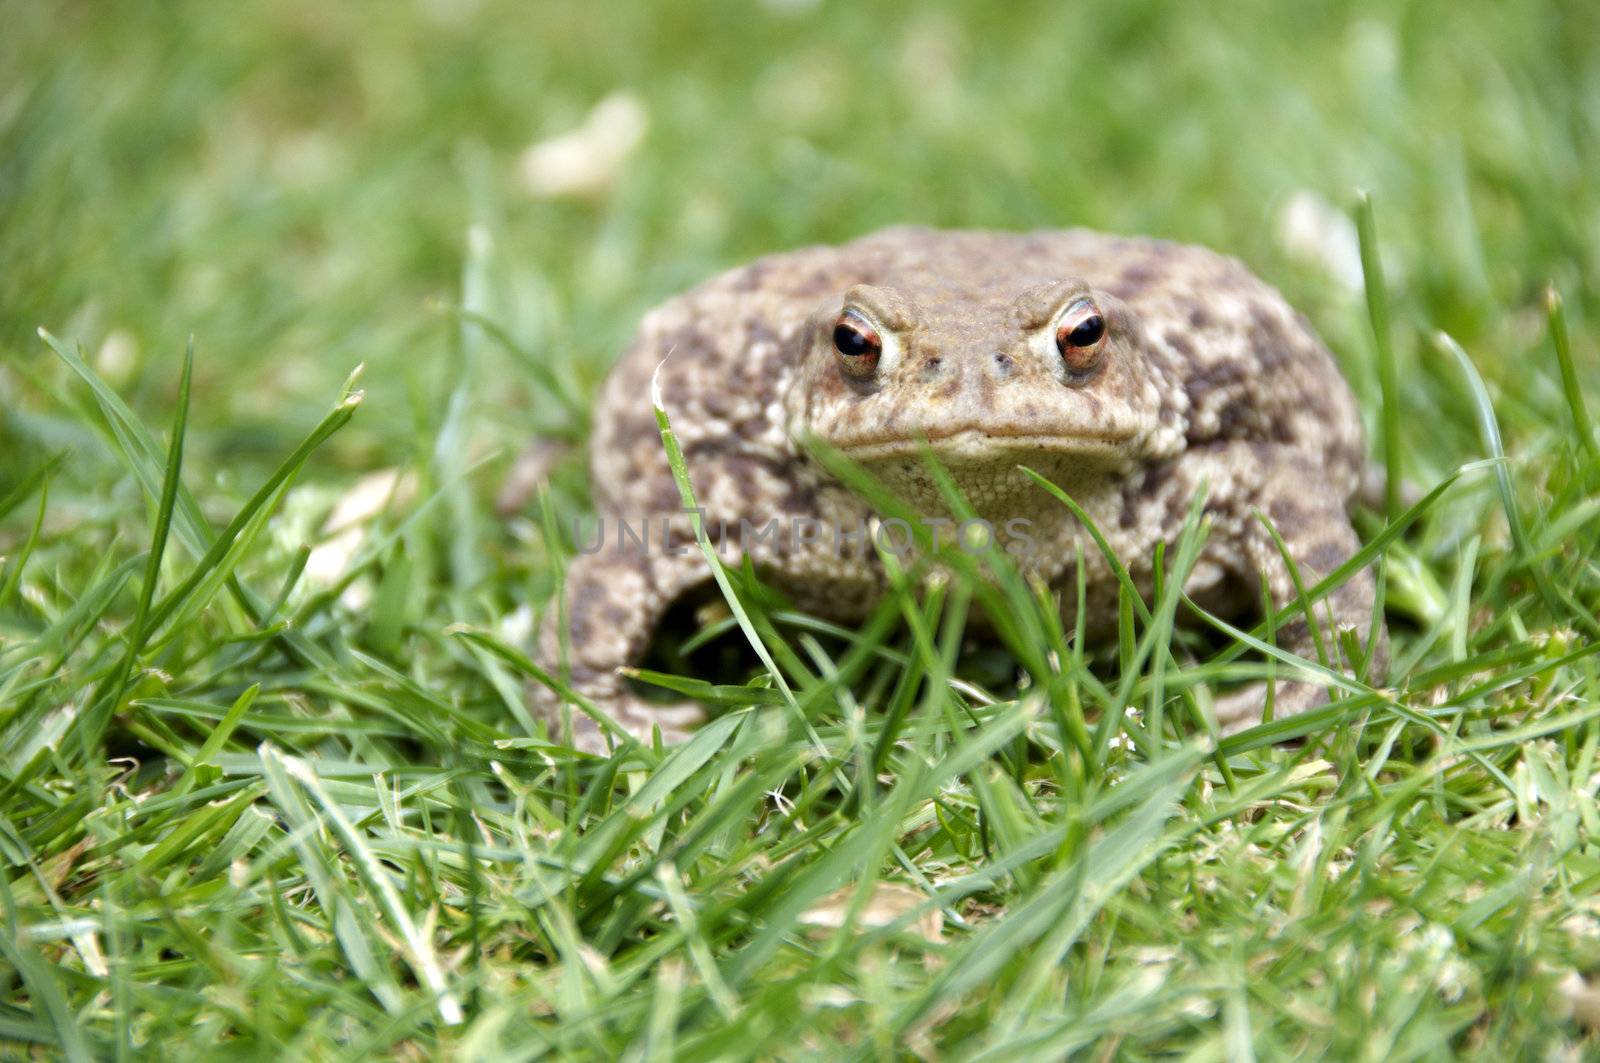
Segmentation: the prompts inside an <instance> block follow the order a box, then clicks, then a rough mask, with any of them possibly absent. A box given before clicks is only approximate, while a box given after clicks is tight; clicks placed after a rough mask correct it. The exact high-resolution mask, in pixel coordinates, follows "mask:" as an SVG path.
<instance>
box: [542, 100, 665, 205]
mask: <svg viewBox="0 0 1600 1063" xmlns="http://www.w3.org/2000/svg"><path fill="white" fill-rule="evenodd" d="M649 126H650V117H649V114H648V112H646V111H645V108H644V104H643V103H642V102H640V100H639V99H638V97H636V96H633V95H631V94H629V93H625V92H616V93H612V94H611V95H610V96H607V97H606V98H605V99H603V100H601V101H600V102H599V103H597V104H595V106H594V109H593V110H592V111H590V112H589V114H588V117H586V118H585V119H584V120H583V124H582V125H580V126H578V128H576V129H574V130H572V131H570V132H567V133H562V134H560V135H559V136H554V137H551V138H549V139H548V140H541V141H539V142H538V143H536V144H534V145H533V146H531V147H530V148H528V149H527V150H526V151H524V152H523V153H522V160H521V164H520V165H521V171H522V185H523V187H524V188H526V189H527V190H528V192H529V194H531V195H535V196H538V197H540V198H544V199H550V198H555V197H559V196H579V197H592V196H598V195H601V194H603V193H604V192H606V191H607V190H608V189H609V188H610V187H611V186H612V184H613V183H615V181H616V179H617V175H618V174H620V173H621V172H622V167H623V164H624V163H625V162H626V161H627V159H628V156H630V155H632V154H633V152H634V149H636V148H637V147H638V146H639V144H640V142H642V141H643V140H644V134H645V130H646V129H648V128H649Z"/></svg>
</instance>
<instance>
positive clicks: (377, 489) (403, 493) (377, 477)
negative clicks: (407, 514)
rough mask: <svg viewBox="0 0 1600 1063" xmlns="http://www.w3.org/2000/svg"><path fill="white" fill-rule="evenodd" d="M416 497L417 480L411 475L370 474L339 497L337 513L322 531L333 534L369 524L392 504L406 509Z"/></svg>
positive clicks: (393, 472)
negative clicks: (406, 504)
mask: <svg viewBox="0 0 1600 1063" xmlns="http://www.w3.org/2000/svg"><path fill="white" fill-rule="evenodd" d="M416 493H417V478H416V477H415V476H413V475H412V474H410V473H408V472H407V473H402V472H401V471H400V470H399V469H379V470H378V471H377V472H372V473H368V474H367V475H365V476H363V477H361V479H359V480H357V481H356V482H355V486H353V487H351V488H350V490H348V491H346V492H345V493H344V494H342V495H340V496H339V501H337V502H335V503H334V504H333V511H332V512H331V513H329V514H328V519H327V520H326V521H324V522H323V525H322V530H323V531H324V532H330V533H331V532H338V531H343V530H344V529H345V528H349V527H353V526H354V525H357V524H365V523H367V522H368V521H370V520H372V519H373V518H374V517H376V516H378V515H379V514H381V513H383V511H384V510H385V509H387V508H388V507H389V506H390V505H391V504H394V505H404V504H405V503H407V502H409V501H410V500H411V499H412V498H414V497H415V496H416ZM391 500H392V501H391Z"/></svg>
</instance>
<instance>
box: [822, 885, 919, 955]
mask: <svg viewBox="0 0 1600 1063" xmlns="http://www.w3.org/2000/svg"><path fill="white" fill-rule="evenodd" d="M857 888H858V887H857V886H856V884H855V883H851V884H850V885H848V886H842V887H840V888H839V889H836V890H834V891H833V892H832V893H830V894H828V895H827V896H826V897H823V898H822V899H821V900H819V901H817V903H816V904H814V905H812V906H811V907H810V908H807V909H806V910H805V911H804V912H801V913H800V918H799V920H798V921H799V922H800V923H801V924H802V925H804V926H814V927H820V928H822V929H825V930H837V929H839V928H840V927H842V926H844V923H845V919H846V918H847V917H848V916H849V913H850V906H851V904H853V903H854V901H855V895H856V890H857ZM925 906H927V907H928V910H927V911H925V912H923V913H922V914H921V915H919V916H917V917H916V919H915V920H913V921H912V923H911V927H910V928H911V929H912V930H914V931H915V932H916V933H918V934H920V935H921V936H922V937H923V938H925V939H926V940H928V941H932V942H935V943H937V942H940V941H943V940H944V913H943V912H941V911H940V910H939V908H938V907H937V906H928V898H927V896H926V895H925V894H923V892H922V891H921V890H917V889H912V888H911V887H910V886H901V885H898V884H896V883H893V882H879V883H878V884H877V885H876V886H874V887H873V890H872V896H871V897H869V898H868V899H867V903H866V904H864V905H862V907H861V912H860V914H859V915H858V917H857V919H856V925H857V926H858V927H874V928H877V927H885V926H889V925H891V924H893V923H895V922H896V921H898V920H899V919H900V918H901V917H903V916H904V915H905V914H906V913H908V912H911V911H915V910H916V909H918V908H921V907H925Z"/></svg>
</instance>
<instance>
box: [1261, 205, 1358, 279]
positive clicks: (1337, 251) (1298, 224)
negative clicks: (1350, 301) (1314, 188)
mask: <svg viewBox="0 0 1600 1063" xmlns="http://www.w3.org/2000/svg"><path fill="white" fill-rule="evenodd" d="M1278 245H1279V246H1280V247H1282V248H1283V251H1284V253H1285V254H1287V255H1288V256H1289V257H1290V258H1292V259H1294V260H1295V261H1297V262H1301V263H1303V264H1305V265H1307V266H1314V267H1316V268H1318V269H1320V270H1322V271H1323V272H1324V273H1326V274H1327V275H1328V276H1329V277H1332V278H1333V279H1334V280H1335V281H1337V282H1338V283H1339V286H1340V287H1342V288H1344V289H1345V290H1346V291H1349V292H1359V291H1361V290H1362V283H1363V281H1362V272H1361V239H1360V237H1359V236H1358V235H1357V233H1356V223H1355V222H1353V221H1351V220H1350V217H1349V215H1347V214H1345V213H1343V212H1342V211H1339V210H1336V209H1335V208H1334V207H1333V206H1332V205H1331V204H1329V203H1328V201H1327V200H1325V199H1323V198H1322V197H1321V196H1319V195H1317V194H1316V193H1315V192H1311V191H1308V190H1306V189H1301V190H1300V191H1298V192H1296V193H1295V194H1294V195H1292V196H1290V197H1289V199H1288V201H1287V202H1285V203H1284V205H1283V207H1282V209H1281V210H1279V211H1278Z"/></svg>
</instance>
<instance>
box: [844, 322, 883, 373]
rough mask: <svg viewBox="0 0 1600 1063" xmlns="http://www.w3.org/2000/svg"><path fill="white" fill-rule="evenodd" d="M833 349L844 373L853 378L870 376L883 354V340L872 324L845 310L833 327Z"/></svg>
mask: <svg viewBox="0 0 1600 1063" xmlns="http://www.w3.org/2000/svg"><path fill="white" fill-rule="evenodd" d="M833 347H834V350H836V351H838V352H839V361H840V363H841V364H842V365H843V366H844V369H845V372H847V373H849V374H850V375H851V376H855V377H867V376H871V375H872V373H873V371H874V370H875V369H877V368H878V357H879V356H880V355H881V354H883V338H882V337H881V336H879V335H878V330H877V329H875V328H873V327H872V322H870V321H868V320H867V319H866V317H865V316H864V315H863V314H861V313H860V312H859V311H856V310H846V311H845V312H844V313H842V314H840V315H839V320H838V321H836V322H834V326H833Z"/></svg>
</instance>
